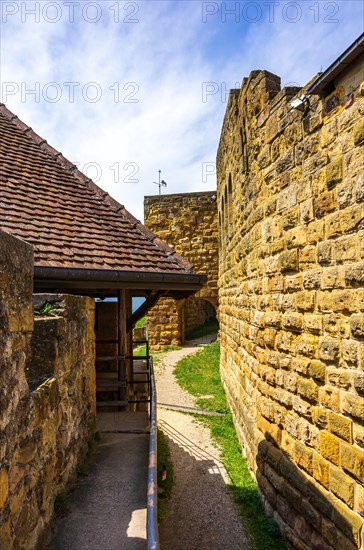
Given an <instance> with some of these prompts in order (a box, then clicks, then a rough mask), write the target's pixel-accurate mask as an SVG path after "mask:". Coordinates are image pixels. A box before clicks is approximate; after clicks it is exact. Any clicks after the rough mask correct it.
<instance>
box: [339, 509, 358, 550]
mask: <svg viewBox="0 0 364 550" xmlns="http://www.w3.org/2000/svg"><path fill="white" fill-rule="evenodd" d="M332 520H333V522H334V523H335V525H336V527H337V528H338V529H339V530H340V531H341V532H342V533H344V535H345V536H346V537H347V538H348V539H349V541H350V542H351V543H355V544H356V545H357V547H356V548H360V545H361V540H360V537H361V530H362V528H363V519H362V518H361V517H360V516H359V515H358V514H356V513H354V512H353V511H352V510H350V509H349V508H348V507H347V506H346V505H345V504H344V503H342V502H340V501H337V502H336V503H335V507H334V508H333V510H332ZM344 544H346V546H338V548H342V549H344V548H345V550H346V548H348V549H349V548H350V546H349V545H348V543H347V542H344Z"/></svg>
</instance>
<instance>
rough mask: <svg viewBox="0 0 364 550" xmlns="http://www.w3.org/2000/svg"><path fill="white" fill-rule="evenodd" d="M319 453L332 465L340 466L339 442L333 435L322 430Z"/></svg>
mask: <svg viewBox="0 0 364 550" xmlns="http://www.w3.org/2000/svg"><path fill="white" fill-rule="evenodd" d="M320 453H321V455H322V457H323V458H326V459H327V460H329V461H330V462H331V463H332V464H335V465H336V466H340V440H339V438H337V437H336V436H335V435H332V434H331V433H329V432H327V431H326V430H323V431H322V432H321V433H320Z"/></svg>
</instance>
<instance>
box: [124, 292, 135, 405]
mask: <svg viewBox="0 0 364 550" xmlns="http://www.w3.org/2000/svg"><path fill="white" fill-rule="evenodd" d="M132 312H133V303H132V295H131V291H128V290H127V291H126V315H127V318H128V319H130V317H131V314H132ZM127 347H128V355H133V329H132V328H130V330H129V332H128V334H127ZM126 372H127V378H128V381H129V386H128V390H129V391H128V398H129V399H134V385H133V380H134V365H133V360H132V359H130V360H128V361H127V367H126ZM132 409H133V410H135V404H134V407H132Z"/></svg>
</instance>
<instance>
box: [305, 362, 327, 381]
mask: <svg viewBox="0 0 364 550" xmlns="http://www.w3.org/2000/svg"><path fill="white" fill-rule="evenodd" d="M309 373H310V376H312V378H314V379H315V380H320V381H321V382H325V378H326V365H325V364H324V363H322V362H321V361H317V360H316V359H314V360H312V361H311V362H310V369H309Z"/></svg>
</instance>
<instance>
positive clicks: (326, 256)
mask: <svg viewBox="0 0 364 550" xmlns="http://www.w3.org/2000/svg"><path fill="white" fill-rule="evenodd" d="M317 261H318V263H319V264H321V265H330V264H332V263H333V261H334V243H333V242H332V241H323V242H320V243H318V245H317Z"/></svg>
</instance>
